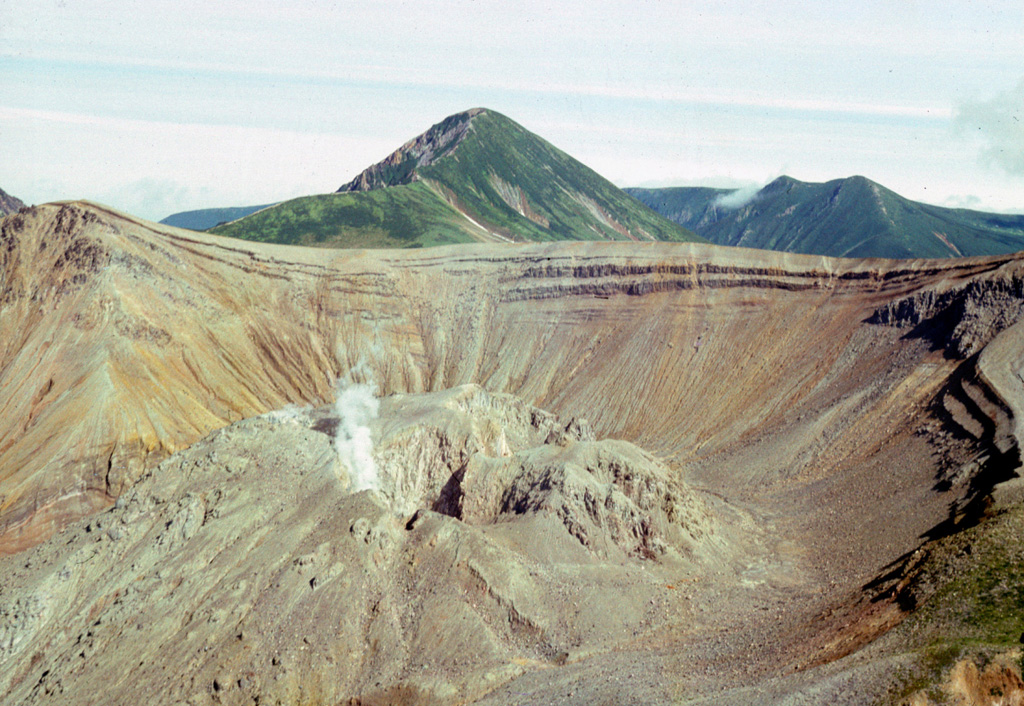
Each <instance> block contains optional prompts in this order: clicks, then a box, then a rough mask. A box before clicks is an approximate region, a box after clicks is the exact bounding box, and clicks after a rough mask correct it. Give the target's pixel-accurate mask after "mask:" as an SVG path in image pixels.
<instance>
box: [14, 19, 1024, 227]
mask: <svg viewBox="0 0 1024 706" xmlns="http://www.w3.org/2000/svg"><path fill="white" fill-rule="evenodd" d="M1022 40H1024V3H1022V2H1020V0H1005V1H1004V0H998V1H995V2H986V1H984V0H975V1H973V2H967V1H963V2H946V1H944V0H928V2H924V1H923V0H922V1H920V2H919V1H917V0H885V1H877V0H858V1H857V2H849V1H847V0H840V2H837V3H821V2H796V1H794V0H772V1H771V2H760V1H755V0H750V1H743V2H739V1H737V2H717V1H714V0H711V1H705V2H668V1H666V0H661V1H660V2H647V1H646V0H632V1H631V2H602V1H601V0H586V1H581V0H560V1H559V2H551V1H543V2H539V1H522V2H491V1H489V0H452V1H449V2H435V1H433V0H417V1H416V2H395V1H391V0H378V1H376V2H367V1H366V0H360V1H359V2H349V1H348V0H339V1H336V2H327V1H320V0H299V1H297V2H295V1H290V2H286V3H285V2H280V0H274V2H268V1H265V0H247V2H244V3H242V2H217V0H206V1H205V2H194V1H193V0H174V1H173V2H171V1H166V0H144V1H142V0H0V189H3V190H4V191H7V192H8V193H10V194H13V195H14V196H17V197H19V198H21V199H22V200H23V201H25V202H27V203H43V202H47V201H54V200H62V199H77V198H87V199H91V200H94V201H99V202H101V203H105V204H107V205H110V206H114V207H116V208H119V209H122V210H125V211H128V212H130V213H134V214H136V215H139V216H142V217H144V218H149V219H153V220H158V219H160V218H163V217H165V216H167V215H170V214H172V213H175V212H178V211H184V210H190V209H197V208H208V207H217V206H242V205H255V204H263V203H272V202H275V201H280V200H283V199H286V198H291V197H294V196H300V195H306V194H312V193H325V192H330V191H334V190H336V189H337V188H338V187H339V186H340V185H341V184H343V183H345V182H347V181H349V180H350V179H351V178H352V177H353V176H355V175H356V174H357V173H358V172H360V171H362V170H363V169H364V168H366V167H367V166H369V165H370V164H372V163H374V162H377V161H379V160H380V159H382V158H383V157H385V156H386V155H387V154H389V153H390V152H392V151H393V150H394V149H396V148H397V147H398V146H400V145H401V144H402V143H404V142H405V141H407V140H409V139H410V138H412V137H415V136H416V135H417V134H419V133H421V132H423V131H424V130H426V129H427V128H428V127H429V126H430V125H432V124H434V123H436V122H439V121H440V120H442V119H443V118H444V117H446V116H448V115H450V114H452V113H456V112H459V111H462V110H465V109H467V108H471V107H476V106H482V107H487V108H491V109H493V110H497V111H499V112H501V113H504V114H505V115H507V116H508V117H510V118H512V119H513V120H515V121H517V122H519V123H520V124H522V125H523V126H524V127H526V128H527V129H529V130H532V131H533V132H535V133H537V134H539V135H541V136H542V137H544V138H545V139H547V140H548V141H550V142H552V143H553V144H555V145H556V146H558V147H560V148H561V149H563V150H565V151H566V152H568V153H569V154H571V155H572V156H574V157H576V158H577V159H579V160H580V161H582V162H584V163H585V164H587V165H588V166H590V167H592V168H594V169H595V170H597V171H598V172H599V173H601V174H603V175H604V176H605V177H607V178H609V179H610V180H612V181H613V182H615V183H616V184H618V185H619V186H670V185H711V186H726V187H737V188H739V187H749V186H751V185H754V184H764V183H767V182H768V181H770V180H771V179H773V178H774V177H777V176H779V175H781V174H787V175H789V176H792V177H795V178H797V179H802V180H805V181H827V180H829V179H835V178H841V177H846V176H852V175H854V174H860V175H863V176H866V177H868V178H870V179H873V180H875V181H877V182H879V183H881V184H883V185H885V186H887V187H889V188H891V189H893V190H895V191H896V192H898V193H900V194H902V195H904V196H907V197H909V198H912V199H916V200H919V201H925V202H928V203H936V204H940V205H946V206H964V207H970V208H977V209H982V210H993V211H1006V212H1016V213H1022V212H1024V41H1022Z"/></svg>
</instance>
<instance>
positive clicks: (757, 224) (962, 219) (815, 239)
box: [630, 177, 1024, 257]
mask: <svg viewBox="0 0 1024 706" xmlns="http://www.w3.org/2000/svg"><path fill="white" fill-rule="evenodd" d="M630 193H631V194H632V195H634V196H636V197H637V198H638V199H640V200H642V201H643V202H645V203H647V204H648V205H651V206H652V207H654V208H655V209H656V210H658V211H659V212H660V213H662V214H663V215H666V216H667V217H669V218H672V219H673V220H677V222H680V223H682V224H683V225H686V226H688V227H691V228H694V229H695V230H697V231H698V232H699V233H700V234H701V235H703V236H704V237H706V238H708V239H709V240H711V241H712V242H714V243H718V244H721V245H742V246H746V247H755V248H764V249H769V250H784V251H788V252H803V253H813V254H823V255H837V256H846V257H952V256H955V255H956V254H957V251H959V253H960V254H963V255H996V254H1002V253H1007V252H1015V251H1017V250H1020V249H1024V216H1000V215H996V214H987V213H980V212H976V211H968V210H963V209H947V208H941V207H939V206H931V205H928V204H922V203H917V202H915V201H910V200H909V199H905V198H903V197H901V196H900V195H898V194H896V193H894V192H892V191H890V190H889V189H886V188H885V187H882V186H880V185H878V184H874V183H873V182H871V181H869V180H867V179H865V178H863V177H851V178H849V179H837V180H835V181H830V182H826V183H824V184H812V183H806V182H800V181H797V180H795V179H790V178H788V177H780V178H779V179H777V180H776V181H774V182H772V183H771V184H769V185H768V186H766V187H765V188H764V189H762V190H761V191H760V192H759V193H758V195H757V198H755V199H754V201H752V202H751V203H749V204H747V205H746V206H743V207H741V208H739V209H735V210H731V211H730V210H724V209H722V208H721V207H719V208H718V209H717V211H714V210H713V206H712V203H713V201H714V199H715V198H716V197H717V195H718V193H717V190H710V189H696V188H693V189H691V188H687V187H680V188H675V189H633V190H631V191H630ZM936 234H940V235H941V236H943V237H944V238H945V239H946V240H948V241H949V243H951V244H952V245H953V246H955V248H956V250H953V249H952V248H950V247H949V245H947V244H946V243H945V242H943V240H942V238H940V237H939V236H938V235H936Z"/></svg>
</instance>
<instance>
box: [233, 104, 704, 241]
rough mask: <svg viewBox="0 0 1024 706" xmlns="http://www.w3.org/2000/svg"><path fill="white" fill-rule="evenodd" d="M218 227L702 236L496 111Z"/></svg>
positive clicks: (448, 236)
mask: <svg viewBox="0 0 1024 706" xmlns="http://www.w3.org/2000/svg"><path fill="white" fill-rule="evenodd" d="M213 232H215V233H218V234H223V235H229V236H233V237H238V238H245V239H248V240H260V241H266V242H283V243H298V244H304V245H320V246H327V247H419V246H427V245H443V244H449V243H464V242H474V241H483V242H494V241H498V242H502V241H504V242H540V241H553V240H633V241H700V240H702V239H701V238H700V237H698V236H696V235H694V234H693V233H692V232H690V231H689V230H687V229H685V228H682V227H680V226H679V225H678V224H675V223H672V222H670V221H668V220H667V219H665V218H663V217H661V216H659V215H658V214H656V213H654V212H653V211H651V210H650V209H649V208H647V207H646V206H643V205H641V204H639V203H638V202H637V201H636V200H635V199H632V198H630V197H629V196H628V195H627V194H626V193H625V192H623V191H622V190H621V189H619V188H618V187H616V186H615V185H614V184H612V183H611V182H609V181H608V180H607V179H605V178H603V177H601V176H600V175H599V174H597V173H596V172H594V171H593V170H592V169H590V168H589V167H587V166H585V165H583V164H581V163H580V162H578V161H577V160H575V159H573V158H572V157H570V156H569V155H567V154H566V153H565V152H562V151H561V150H559V149H558V148H556V147H554V146H553V145H551V144H550V143H548V142H546V141H545V140H543V139H542V138H540V137H538V136H537V135H534V134H533V133H531V132H529V131H528V130H526V129H525V128H523V127H522V126H521V125H519V124H518V123H516V122H514V121H512V120H510V119H508V118H507V117H505V116H504V115H501V114H499V113H496V112H494V111H491V110H485V109H482V108H475V109H473V110H468V111H465V112H463V113H458V114H456V115H452V116H450V117H448V118H446V119H445V120H443V121H442V122H440V123H438V124H437V125H434V126H433V127H431V128H430V129H429V130H427V131H426V132H425V133H423V134H422V135H420V136H418V137H416V138H415V139H413V140H410V141H409V142H407V143H406V144H405V145H403V146H402V147H400V148H399V149H398V150H396V151H395V152H394V153H392V154H391V155H389V156H388V157H387V158H386V159H384V160H383V161H381V162H379V163H378V164H375V165H373V166H371V167H370V168H368V169H366V170H365V171H364V172H362V173H361V174H359V175H358V176H357V177H355V178H354V179H353V180H352V181H350V182H349V183H347V184H345V185H344V186H343V187H341V189H340V190H339V191H338V193H335V194H325V195H319V196H310V197H304V198H300V199H294V200H292V201H286V202H284V203H282V204H279V205H277V206H275V207H273V208H269V209H265V210H263V211H260V212H259V213H255V214H253V215H251V216H248V217H247V218H243V219H241V220H239V221H235V222H233V223H229V224H226V225H224V226H220V227H218V228H215V229H214V230H213Z"/></svg>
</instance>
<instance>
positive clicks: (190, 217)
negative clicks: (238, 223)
mask: <svg viewBox="0 0 1024 706" xmlns="http://www.w3.org/2000/svg"><path fill="white" fill-rule="evenodd" d="M273 205H274V204H270V203H268V204H264V205H262V206H228V207H226V208H201V209H199V210H196V211H182V212H181V213H174V214H171V215H170V216H168V217H167V218H164V219H163V220H161V221H160V222H161V223H163V224H164V225H169V226H174V227H175V228H188V229H189V230H208V229H210V228H213V227H215V226H218V225H220V224H222V223H230V222H231V221H234V220H237V219H239V218H245V217H246V216H248V215H249V214H251V213H255V212H256V211H262V210H263V209H264V208H270V207H271V206H273Z"/></svg>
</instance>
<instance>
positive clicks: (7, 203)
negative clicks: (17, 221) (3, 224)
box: [0, 189, 25, 218]
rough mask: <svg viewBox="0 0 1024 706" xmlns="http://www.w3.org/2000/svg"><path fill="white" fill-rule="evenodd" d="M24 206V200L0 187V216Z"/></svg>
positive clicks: (14, 211)
mask: <svg viewBox="0 0 1024 706" xmlns="http://www.w3.org/2000/svg"><path fill="white" fill-rule="evenodd" d="M23 208H25V202H24V201H22V200H21V199H19V198H17V197H14V196H11V195H10V194H8V193H7V192H6V191H4V190H3V189H0V218H2V217H3V216H6V215H8V214H10V213H17V212H18V211H20V210H21V209H23Z"/></svg>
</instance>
